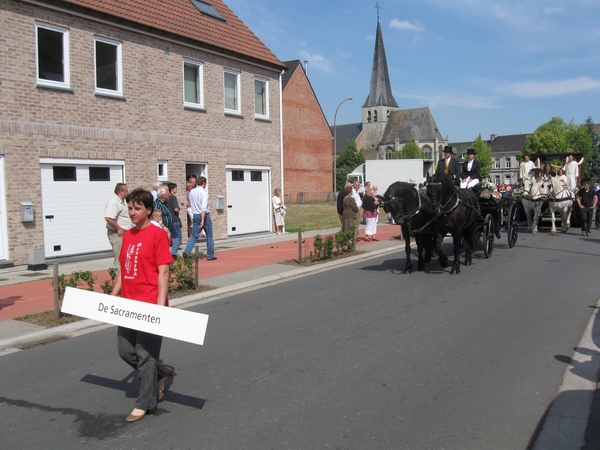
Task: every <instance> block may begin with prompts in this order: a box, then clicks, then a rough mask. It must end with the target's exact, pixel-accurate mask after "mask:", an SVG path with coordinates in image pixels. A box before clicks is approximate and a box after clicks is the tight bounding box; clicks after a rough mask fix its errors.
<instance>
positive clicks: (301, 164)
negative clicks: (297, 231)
mask: <svg viewBox="0 0 600 450" xmlns="http://www.w3.org/2000/svg"><path fill="white" fill-rule="evenodd" d="M285 65H286V66H287V68H288V70H287V71H286V72H285V73H284V74H283V77H282V85H283V93H282V104H283V106H282V111H283V167H284V188H283V193H284V195H285V199H286V201H287V202H290V203H296V202H300V203H303V202H304V201H312V200H327V199H328V196H329V195H331V192H332V189H333V178H332V177H333V151H332V145H331V132H330V131H329V125H328V124H327V119H326V118H325V114H323V110H322V109H321V105H320V104H319V101H318V99H317V96H316V95H315V92H314V91H313V88H312V86H311V84H310V81H309V79H308V77H307V76H306V72H305V70H304V67H303V66H302V64H301V63H300V61H298V60H295V61H286V62H285Z"/></svg>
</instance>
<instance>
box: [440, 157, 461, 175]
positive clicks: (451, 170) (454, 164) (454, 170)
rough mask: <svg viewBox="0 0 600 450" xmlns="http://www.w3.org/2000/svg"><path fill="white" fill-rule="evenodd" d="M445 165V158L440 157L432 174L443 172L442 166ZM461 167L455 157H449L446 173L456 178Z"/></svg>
mask: <svg viewBox="0 0 600 450" xmlns="http://www.w3.org/2000/svg"><path fill="white" fill-rule="evenodd" d="M445 167H446V159H440V161H439V162H438V166H437V170H436V171H435V174H434V175H441V174H443V173H444V168H445ZM460 171H461V167H460V162H459V161H458V159H456V158H452V157H451V158H450V162H449V166H448V175H450V176H451V177H452V178H458V177H459V175H460Z"/></svg>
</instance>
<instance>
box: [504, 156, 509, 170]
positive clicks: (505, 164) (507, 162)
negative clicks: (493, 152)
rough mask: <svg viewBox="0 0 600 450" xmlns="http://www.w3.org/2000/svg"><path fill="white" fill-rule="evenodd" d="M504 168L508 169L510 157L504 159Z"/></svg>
mask: <svg viewBox="0 0 600 450" xmlns="http://www.w3.org/2000/svg"><path fill="white" fill-rule="evenodd" d="M504 168H505V169H510V157H508V158H506V161H505V163H504Z"/></svg>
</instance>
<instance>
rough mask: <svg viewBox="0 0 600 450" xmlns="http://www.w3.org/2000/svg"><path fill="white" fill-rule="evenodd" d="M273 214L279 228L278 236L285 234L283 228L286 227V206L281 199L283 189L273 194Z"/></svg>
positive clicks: (276, 190)
mask: <svg viewBox="0 0 600 450" xmlns="http://www.w3.org/2000/svg"><path fill="white" fill-rule="evenodd" d="M272 200H273V214H274V215H275V225H276V226H277V231H276V233H277V234H283V226H284V225H285V217H284V216H285V205H284V204H283V199H282V198H281V189H279V188H277V189H275V192H273V199H272Z"/></svg>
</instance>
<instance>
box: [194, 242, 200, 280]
mask: <svg viewBox="0 0 600 450" xmlns="http://www.w3.org/2000/svg"><path fill="white" fill-rule="evenodd" d="M194 251H195V253H194V254H195V255H196V261H194V286H196V289H198V275H199V265H200V252H199V251H198V247H194Z"/></svg>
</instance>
